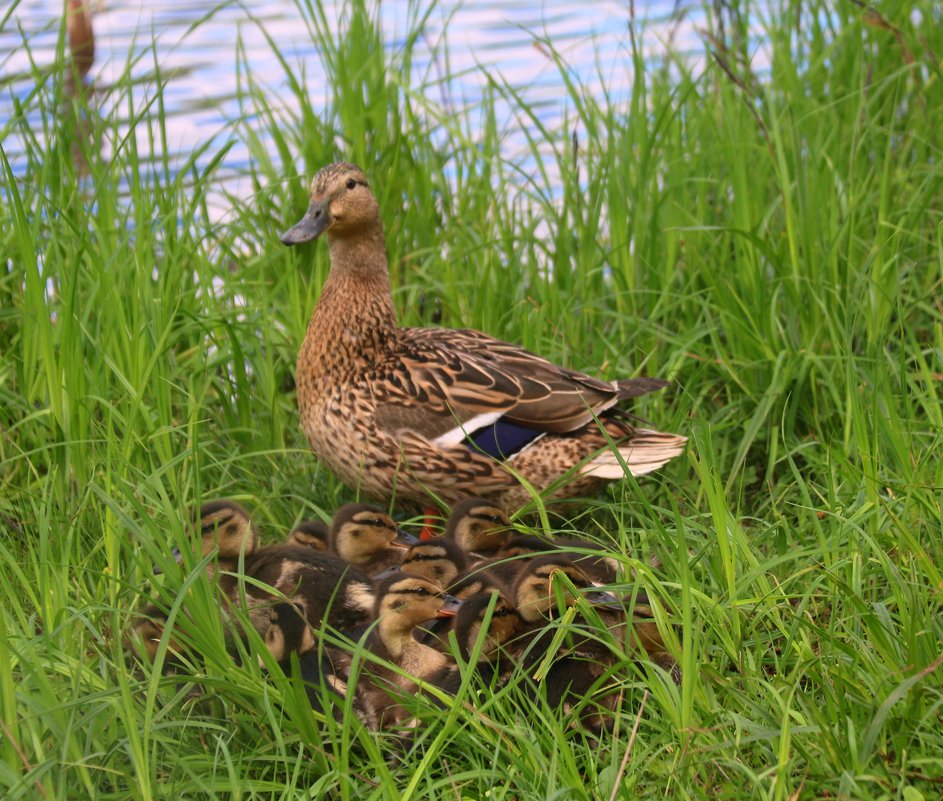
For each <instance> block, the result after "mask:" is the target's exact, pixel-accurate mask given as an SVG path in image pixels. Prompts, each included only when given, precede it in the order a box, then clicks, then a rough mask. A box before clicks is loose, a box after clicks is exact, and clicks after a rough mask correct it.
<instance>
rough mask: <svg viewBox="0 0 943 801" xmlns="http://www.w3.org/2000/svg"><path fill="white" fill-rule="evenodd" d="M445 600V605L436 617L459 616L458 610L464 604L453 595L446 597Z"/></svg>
mask: <svg viewBox="0 0 943 801" xmlns="http://www.w3.org/2000/svg"><path fill="white" fill-rule="evenodd" d="M443 600H444V603H443V604H442V607H441V608H440V609H439V611H438V612H436V613H435V616H436V617H455V616H456V615H457V614H458V608H459V607H460V606H461V605H462V602H461V601H460V600H459V599H458V598H455V597H453V596H451V595H446V596H445V597H444V599H443Z"/></svg>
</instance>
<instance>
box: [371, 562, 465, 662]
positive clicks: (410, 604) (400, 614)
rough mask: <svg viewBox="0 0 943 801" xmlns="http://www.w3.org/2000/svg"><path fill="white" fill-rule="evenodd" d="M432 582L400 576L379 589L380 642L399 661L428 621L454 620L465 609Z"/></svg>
mask: <svg viewBox="0 0 943 801" xmlns="http://www.w3.org/2000/svg"><path fill="white" fill-rule="evenodd" d="M461 604H462V602H461V601H459V600H458V598H454V597H453V596H451V595H449V594H447V593H446V592H445V590H443V589H442V588H441V587H438V586H436V585H435V584H433V583H432V582H431V581H429V580H428V579H424V578H419V577H418V576H410V575H407V574H405V573H397V574H396V575H394V576H390V577H389V578H388V579H386V580H385V581H384V582H383V583H382V584H380V587H379V588H378V589H377V603H376V610H375V611H376V617H377V619H378V620H379V623H378V630H379V634H380V639H381V640H382V641H383V644H384V646H386V648H387V650H388V651H389V652H390V654H391V655H392V656H393V657H394V658H396V657H397V656H398V655H399V654H400V653H402V651H403V649H404V647H405V645H406V644H407V643H410V642H412V630H413V629H414V628H415V627H416V626H418V625H419V624H420V623H423V622H425V621H427V620H431V619H432V618H437V617H454V616H455V614H456V613H457V612H458V610H459V608H460V607H461Z"/></svg>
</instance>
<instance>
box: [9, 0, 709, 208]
mask: <svg viewBox="0 0 943 801" xmlns="http://www.w3.org/2000/svg"><path fill="white" fill-rule="evenodd" d="M84 2H88V3H90V4H91V6H92V8H93V11H94V16H93V24H94V31H95V40H94V46H92V45H91V43H90V41H89V40H86V42H85V44H84V45H83V44H82V36H83V31H82V29H81V25H74V26H72V27H70V31H69V34H70V37H71V36H72V35H73V29H74V32H75V35H76V36H77V37H78V39H77V42H78V50H77V53H76V65H77V66H78V67H79V72H80V73H81V71H82V70H83V69H88V68H89V67H90V68H91V69H90V72H89V77H90V79H91V80H92V81H93V82H94V86H95V87H97V88H98V92H97V94H96V96H95V102H98V103H101V104H102V105H103V106H105V107H106V106H107V105H108V103H110V102H120V100H115V99H112V98H111V97H110V95H109V93H108V92H107V91H106V89H107V87H109V86H112V85H114V84H118V83H122V82H123V84H124V85H125V86H127V85H128V80H127V79H128V77H129V76H128V75H126V71H127V70H128V69H129V67H128V65H129V64H130V65H131V66H130V77H131V78H132V79H133V80H134V82H135V83H134V87H135V88H134V89H133V91H134V92H135V93H139V97H138V98H136V99H138V100H140V99H142V98H145V97H152V96H153V94H154V79H155V74H159V75H160V78H161V80H162V81H164V82H165V89H164V92H163V104H164V105H163V110H164V114H165V119H166V132H167V133H166V144H165V145H164V147H166V150H167V151H168V153H165V154H158V153H150V154H149V152H148V148H149V147H151V146H152V145H151V142H150V141H149V138H148V137H138V142H137V144H138V150H139V152H140V153H141V154H142V157H144V158H146V157H147V156H148V155H150V156H151V157H152V158H156V157H158V156H160V155H164V156H167V155H169V156H171V157H172V159H171V160H172V161H179V162H180V163H182V162H183V161H184V160H185V159H186V158H187V157H189V155H190V154H191V153H192V152H193V151H194V150H196V149H197V148H199V147H200V146H201V145H203V144H205V143H207V142H210V143H211V145H210V147H208V148H207V150H206V152H205V154H204V159H205V160H206V161H207V162H208V161H209V160H211V159H212V158H213V157H214V155H215V154H216V153H217V152H218V150H219V148H220V147H222V145H223V143H224V142H226V141H229V140H230V138H231V137H230V135H229V133H228V128H227V123H228V121H230V120H233V119H235V118H238V117H239V116H240V113H241V112H240V108H239V104H238V100H237V81H238V72H237V48H236V43H237V42H239V44H240V46H241V47H242V49H243V51H244V53H245V59H246V61H247V66H248V69H249V70H250V71H251V73H252V76H253V79H254V80H255V81H256V82H257V83H259V84H261V85H264V86H267V87H269V88H270V89H271V91H272V92H273V93H275V94H277V95H281V94H284V95H286V96H287V95H288V92H287V91H284V89H285V87H284V73H283V68H282V66H281V64H280V63H279V62H278V60H277V59H276V57H275V56H274V54H273V53H272V50H271V48H270V46H269V44H268V42H267V41H266V34H267V35H268V36H270V37H271V38H272V39H273V40H274V41H275V42H276V43H277V44H278V47H279V49H280V50H281V51H282V53H283V54H285V55H286V56H287V57H288V58H289V63H294V64H298V65H301V64H304V65H306V67H307V75H308V76H309V83H310V84H311V85H310V92H311V95H312V102H314V103H315V104H316V105H317V104H318V103H321V102H323V99H324V96H325V94H326V91H325V87H323V86H318V85H317V84H316V82H313V81H311V80H310V76H316V75H318V74H320V72H321V71H320V70H319V69H317V66H316V65H317V59H318V55H317V53H316V52H315V50H314V48H313V45H312V43H311V38H310V36H309V35H308V33H307V30H306V27H305V25H304V24H303V23H302V22H301V21H300V20H301V15H300V14H299V11H298V9H297V8H296V7H295V5H294V4H293V3H292V2H290V1H289V0H264V2H256V3H251V2H248V3H245V4H244V5H237V4H235V3H233V4H230V5H220V4H219V3H218V2H217V0H158V2H154V3H148V4H143V3H127V2H121V1H120V0H67V3H68V5H69V6H70V7H72V9H73V13H76V9H77V8H79V7H80V6H81V5H82V4H83V3H84ZM62 9H63V2H62V0H22V1H21V2H19V3H18V4H17V5H16V6H15V8H14V10H13V14H12V17H11V18H10V19H8V21H7V22H6V24H5V25H4V27H3V29H2V30H0V74H2V76H3V77H2V79H0V80H2V83H3V86H2V90H0V131H3V132H4V141H3V147H4V150H5V151H6V152H7V154H8V155H9V156H11V157H12V160H13V163H14V169H15V170H17V171H18V172H19V173H20V174H22V170H23V165H22V163H19V162H18V161H17V155H18V152H19V153H20V154H21V153H22V150H21V148H22V143H18V142H17V140H16V136H15V135H12V136H11V135H10V134H9V121H10V118H11V117H12V115H13V113H14V108H15V106H14V99H18V100H23V99H25V98H27V97H28V96H29V95H30V93H31V92H32V91H33V89H34V81H33V79H32V78H31V77H30V73H31V64H36V65H39V66H40V67H42V66H45V65H51V64H52V63H53V62H54V61H55V58H56V52H57V43H58V41H59V37H60V30H61V19H60V15H61V13H62ZM325 9H326V12H327V16H328V18H329V19H330V18H334V19H336V18H337V15H338V10H339V6H335V5H331V4H328V3H325ZM409 9H410V3H409V2H408V0H389V1H388V2H384V3H383V4H382V6H381V23H382V26H383V28H384V33H385V35H386V41H387V42H389V43H390V46H391V47H396V46H397V45H398V43H401V42H402V37H403V36H404V35H405V32H406V31H405V25H406V23H405V22H404V21H405V20H407V19H408V18H409ZM4 13H5V12H4ZM636 13H637V14H638V15H639V17H642V18H644V19H645V20H646V25H645V27H644V33H645V36H644V39H643V41H642V45H643V52H644V53H646V55H647V56H649V57H651V56H654V55H656V54H657V53H658V52H659V50H660V49H662V48H664V47H665V46H666V43H667V41H668V40H669V38H670V39H671V43H672V44H671V47H672V49H673V50H674V51H675V52H677V51H681V52H688V51H694V50H695V49H697V39H696V33H695V28H694V23H695V22H696V21H697V20H696V19H693V18H692V17H691V14H693V13H694V12H690V13H687V12H686V13H679V12H677V11H676V9H675V2H673V1H672V0H667V1H666V0H652V2H649V3H642V2H639V3H636ZM628 15H629V8H628V5H627V4H625V3H622V2H619V3H617V2H608V1H607V0H584V2H583V3H580V4H575V3H572V2H564V1H563V0H545V2H543V3H542V4H535V3H533V2H525V1H524V0H510V1H508V0H483V1H482V2H468V3H466V4H464V5H462V4H459V3H456V2H454V0H446V1H445V2H441V3H439V5H438V6H437V7H436V8H435V9H434V10H433V12H432V14H431V15H430V16H429V18H428V24H427V26H426V29H425V30H424V41H425V42H426V43H427V44H428V45H429V47H427V48H426V50H425V51H423V50H422V49H420V52H419V57H420V59H421V58H423V57H424V58H426V60H427V63H425V64H423V63H422V62H421V61H420V62H419V63H417V64H416V71H415V74H416V75H422V74H424V73H425V72H426V71H431V72H433V73H434V72H435V71H436V70H437V69H439V70H441V69H443V67H442V65H438V64H430V63H428V61H429V59H430V56H429V55H428V54H429V52H430V49H431V47H432V46H433V45H434V43H435V42H436V41H438V40H439V38H440V37H441V36H442V32H443V30H444V29H445V26H446V22H448V37H447V38H448V45H449V60H450V63H449V68H450V70H451V72H452V73H454V74H455V75H456V76H458V77H456V78H455V79H454V81H453V82H452V83H451V84H450V86H449V89H448V93H449V97H454V98H460V101H461V102H462V103H467V102H474V101H475V100H476V99H477V98H478V97H479V96H480V94H481V90H482V85H483V83H484V82H485V81H486V80H487V77H488V75H489V74H491V75H500V76H501V77H502V78H503V79H504V80H505V81H507V82H508V83H510V84H512V85H514V86H517V87H526V90H527V98H528V100H529V101H530V102H531V103H533V104H534V105H535V106H536V107H537V109H538V113H539V114H540V115H541V116H542V118H543V119H544V120H546V121H552V120H553V119H554V118H558V117H559V116H560V115H561V114H562V113H563V104H564V102H565V101H564V100H563V98H564V97H565V94H566V93H565V89H564V84H563V80H562V78H561V76H560V73H559V70H558V69H557V68H556V67H555V66H554V64H553V62H552V60H551V59H550V58H549V57H548V55H547V53H546V52H545V51H544V50H543V48H542V47H541V46H540V44H539V42H540V40H541V39H544V40H547V41H549V42H552V44H553V46H554V48H555V49H556V50H557V51H558V52H559V53H561V54H562V55H563V57H564V58H565V59H566V61H567V63H568V65H569V66H570V68H571V70H572V73H573V74H574V75H575V76H577V77H578V78H579V79H580V80H581V82H583V84H584V85H585V86H586V87H588V88H589V89H590V90H591V91H595V92H601V91H603V90H605V91H606V92H607V93H609V94H610V95H615V96H616V97H618V96H619V93H620V92H622V91H624V90H625V89H626V88H627V87H626V85H625V84H626V82H627V80H628V78H627V75H628V73H627V70H626V69H625V61H626V58H627V48H626V45H627V37H628V21H629V20H628ZM0 19H2V16H0ZM21 30H22V31H23V32H25V34H26V39H27V41H28V45H29V46H28V48H26V47H23V36H22V34H21V32H20V31H21ZM85 35H87V32H85ZM129 53H134V54H137V55H138V57H137V58H130V57H129ZM424 54H425V55H424ZM92 57H94V59H95V61H94V64H92V63H91V58H92ZM478 67H482V68H483V69H478ZM299 72H300V67H299ZM17 76H19V77H17ZM437 91H438V90H437ZM435 99H436V100H440V99H441V98H439V97H437V98H435ZM142 106H143V103H139V102H135V104H134V107H135V108H141V107H142ZM520 144H521V143H520V142H518V145H520ZM507 146H508V147H512V148H513V147H514V142H513V141H509V142H508V144H507ZM101 155H102V157H103V158H108V155H109V154H108V153H107V152H105V153H102V154H101ZM21 161H22V159H20V162H21ZM247 161H248V154H247V151H246V149H245V148H244V147H242V146H241V145H240V143H239V142H238V141H237V142H236V143H235V144H234V145H233V146H232V148H231V149H230V150H229V151H228V153H227V154H226V157H225V159H224V161H223V163H222V167H221V169H220V172H219V174H218V179H219V180H228V181H230V186H229V187H228V188H229V190H230V191H233V186H232V185H231V182H232V181H234V180H238V178H239V176H240V175H241V174H242V173H244V171H245V167H246V165H247Z"/></svg>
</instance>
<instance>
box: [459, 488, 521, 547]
mask: <svg viewBox="0 0 943 801" xmlns="http://www.w3.org/2000/svg"><path fill="white" fill-rule="evenodd" d="M513 533H514V528H513V526H512V525H511V521H510V519H509V518H508V516H507V512H505V511H504V509H502V508H501V507H500V506H498V505H497V504H495V502H494V501H489V500H487V499H485V498H466V499H465V500H464V501H462V502H461V503H458V504H456V505H455V507H454V508H453V509H452V513H451V515H449V521H448V524H447V525H446V527H445V538H446V539H450V540H452V541H453V542H455V543H457V544H458V545H459V547H461V549H462V550H463V551H465V553H466V554H468V555H469V557H478V558H487V557H489V556H493V555H494V554H495V553H497V551H498V549H499V548H501V547H502V546H503V545H504V544H505V543H506V542H507V541H508V539H510V537H511V535H512V534H513Z"/></svg>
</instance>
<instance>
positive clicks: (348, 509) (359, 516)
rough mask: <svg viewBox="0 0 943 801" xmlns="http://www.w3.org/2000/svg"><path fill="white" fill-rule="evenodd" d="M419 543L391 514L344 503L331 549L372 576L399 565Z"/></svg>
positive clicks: (334, 525) (335, 523)
mask: <svg viewBox="0 0 943 801" xmlns="http://www.w3.org/2000/svg"><path fill="white" fill-rule="evenodd" d="M417 542H419V540H418V539H417V538H416V537H414V536H413V535H412V534H409V533H407V532H406V531H403V529H401V528H399V527H398V526H397V525H396V523H395V521H394V520H393V518H391V517H390V516H389V515H388V514H386V513H385V512H383V511H382V510H380V509H378V508H377V507H375V506H369V505H367V504H363V503H349V504H347V505H346V506H342V507H341V508H340V509H338V511H337V513H336V514H335V515H334V519H333V520H332V521H331V531H330V543H331V551H332V552H333V553H335V554H337V555H338V556H339V557H340V558H341V559H343V560H344V561H345V562H347V563H348V564H351V565H355V566H356V567H358V568H360V569H361V570H363V571H364V572H365V573H366V574H367V575H370V576H373V575H376V574H377V573H380V572H382V571H383V570H386V569H388V568H390V567H396V566H398V565H399V564H400V563H401V562H402V561H403V557H404V556H405V555H406V549H407V548H409V547H410V546H412V545H415V544H416V543H417Z"/></svg>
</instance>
